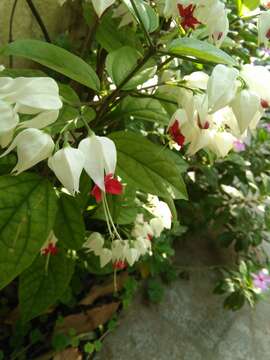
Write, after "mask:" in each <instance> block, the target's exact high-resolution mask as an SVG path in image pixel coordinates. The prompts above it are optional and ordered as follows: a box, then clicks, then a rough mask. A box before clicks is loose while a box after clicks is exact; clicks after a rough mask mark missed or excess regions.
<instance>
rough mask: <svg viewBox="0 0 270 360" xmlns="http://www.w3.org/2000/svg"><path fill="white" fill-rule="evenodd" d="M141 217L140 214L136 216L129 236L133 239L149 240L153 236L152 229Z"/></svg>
mask: <svg viewBox="0 0 270 360" xmlns="http://www.w3.org/2000/svg"><path fill="white" fill-rule="evenodd" d="M141 215H142V214H138V215H137V218H136V220H135V223H134V227H133V229H132V231H131V235H132V236H133V237H134V238H140V237H141V238H149V237H150V238H151V237H152V236H153V229H152V227H151V226H150V225H149V224H148V222H146V221H144V220H143V218H142V217H141Z"/></svg>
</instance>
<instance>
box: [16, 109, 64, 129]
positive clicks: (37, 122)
mask: <svg viewBox="0 0 270 360" xmlns="http://www.w3.org/2000/svg"><path fill="white" fill-rule="evenodd" d="M58 115H59V111H58V110H50V111H43V112H41V113H40V114H38V115H37V116H35V117H34V118H33V119H31V120H27V121H23V122H21V123H20V127H22V128H29V127H32V128H36V129H43V128H45V127H46V126H48V125H50V124H53V123H54V122H55V121H56V120H57V118H58Z"/></svg>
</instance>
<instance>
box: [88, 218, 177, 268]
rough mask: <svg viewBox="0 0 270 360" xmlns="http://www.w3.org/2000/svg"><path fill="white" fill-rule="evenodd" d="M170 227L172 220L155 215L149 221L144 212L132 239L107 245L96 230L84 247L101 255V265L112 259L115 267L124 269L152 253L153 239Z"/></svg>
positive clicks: (135, 224) (138, 219) (137, 222)
mask: <svg viewBox="0 0 270 360" xmlns="http://www.w3.org/2000/svg"><path fill="white" fill-rule="evenodd" d="M170 216H171V215H170ZM170 227H171V223H170V221H169V222H168V220H166V219H165V218H164V217H161V216H157V217H153V218H152V219H151V220H150V221H149V222H148V221H145V220H144V216H143V214H139V215H137V218H136V220H135V223H134V227H133V229H132V231H131V236H132V239H128V240H122V239H117V240H113V241H111V242H110V243H109V244H110V246H108V247H107V246H106V247H105V246H104V244H105V239H104V237H103V236H102V235H101V234H100V233H97V232H94V233H92V234H91V235H90V237H89V238H88V240H87V241H86V242H85V244H84V248H85V249H86V250H87V251H88V252H94V254H95V255H96V256H99V258H100V266H101V267H104V266H105V265H107V264H108V263H109V262H110V261H111V262H112V264H113V267H114V268H115V269H123V268H124V267H126V266H127V264H128V265H130V266H133V265H134V263H135V262H136V261H138V260H139V258H140V257H141V256H143V255H146V254H150V255H151V249H152V246H151V241H152V239H153V238H154V237H157V238H158V237H160V235H161V233H162V231H163V230H164V229H165V228H170ZM109 244H108V245H109ZM106 245H107V244H106Z"/></svg>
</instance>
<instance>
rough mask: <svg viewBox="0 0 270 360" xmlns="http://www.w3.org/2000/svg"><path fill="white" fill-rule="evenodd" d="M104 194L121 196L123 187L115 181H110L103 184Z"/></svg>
mask: <svg viewBox="0 0 270 360" xmlns="http://www.w3.org/2000/svg"><path fill="white" fill-rule="evenodd" d="M105 190H106V193H109V194H113V195H121V194H122V193H123V185H122V184H121V182H120V181H118V180H117V179H110V180H108V181H107V182H105Z"/></svg>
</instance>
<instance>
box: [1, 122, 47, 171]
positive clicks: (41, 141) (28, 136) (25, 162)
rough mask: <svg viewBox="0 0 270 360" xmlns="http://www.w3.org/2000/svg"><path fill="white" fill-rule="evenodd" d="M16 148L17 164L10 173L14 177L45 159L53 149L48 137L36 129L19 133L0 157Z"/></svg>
mask: <svg viewBox="0 0 270 360" xmlns="http://www.w3.org/2000/svg"><path fill="white" fill-rule="evenodd" d="M15 147H17V155H18V162H17V164H16V166H15V168H14V169H13V170H12V172H14V173H16V175H18V174H20V173H21V172H23V171H25V170H27V169H30V168H31V167H32V166H34V165H36V164H37V163H39V162H40V161H42V160H45V159H47V158H48V157H49V156H50V155H51V153H52V152H53V149H54V142H53V140H52V138H51V137H50V135H48V134H46V133H44V132H42V131H41V130H38V129H26V130H23V131H22V132H21V133H19V134H18V135H17V136H16V137H15V139H14V140H13V142H12V143H11V144H10V146H9V148H8V149H7V150H6V151H5V152H4V153H3V154H2V155H1V157H3V156H5V155H7V154H9V153H10V152H11V151H12V150H13V149H15Z"/></svg>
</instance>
